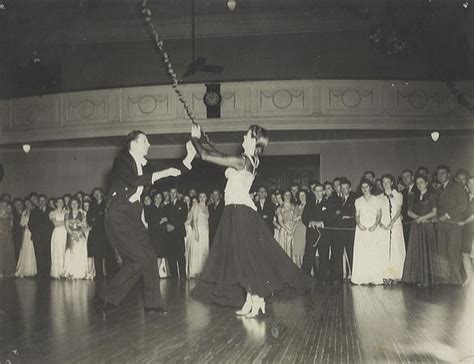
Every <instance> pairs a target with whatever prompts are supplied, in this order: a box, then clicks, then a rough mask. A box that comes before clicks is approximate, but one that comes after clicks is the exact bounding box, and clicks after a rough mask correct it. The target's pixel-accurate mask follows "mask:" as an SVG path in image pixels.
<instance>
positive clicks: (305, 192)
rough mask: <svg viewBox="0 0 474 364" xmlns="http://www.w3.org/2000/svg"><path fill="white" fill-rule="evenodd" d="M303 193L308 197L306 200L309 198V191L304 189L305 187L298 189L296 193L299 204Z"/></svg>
mask: <svg viewBox="0 0 474 364" xmlns="http://www.w3.org/2000/svg"><path fill="white" fill-rule="evenodd" d="M302 193H303V194H304V196H305V197H306V200H307V199H308V191H306V190H303V189H300V190H298V193H297V194H296V196H297V199H296V202H297V203H298V204H300V203H301V200H300V194H302Z"/></svg>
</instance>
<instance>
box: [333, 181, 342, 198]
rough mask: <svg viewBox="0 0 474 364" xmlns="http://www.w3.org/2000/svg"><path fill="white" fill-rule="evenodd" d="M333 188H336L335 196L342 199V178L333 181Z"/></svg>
mask: <svg viewBox="0 0 474 364" xmlns="http://www.w3.org/2000/svg"><path fill="white" fill-rule="evenodd" d="M332 186H333V188H334V194H335V195H336V196H337V197H339V198H341V197H342V191H341V177H336V178H334V179H333V180H332Z"/></svg>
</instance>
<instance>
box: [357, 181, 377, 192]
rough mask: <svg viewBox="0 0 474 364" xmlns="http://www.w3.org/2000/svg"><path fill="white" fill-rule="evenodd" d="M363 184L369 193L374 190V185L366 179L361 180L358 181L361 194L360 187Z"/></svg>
mask: <svg viewBox="0 0 474 364" xmlns="http://www.w3.org/2000/svg"><path fill="white" fill-rule="evenodd" d="M363 184H366V185H368V186H369V188H370V191H371V192H372V190H373V189H374V184H373V183H372V182H370V181H369V180H368V179H367V178H362V179H361V180H360V184H359V189H360V192H361V193H362V185H363Z"/></svg>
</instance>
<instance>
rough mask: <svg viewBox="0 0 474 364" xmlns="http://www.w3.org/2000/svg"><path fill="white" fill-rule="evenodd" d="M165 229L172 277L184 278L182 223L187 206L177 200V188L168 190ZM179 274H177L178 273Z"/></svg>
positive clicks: (186, 214)
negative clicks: (168, 201) (168, 197)
mask: <svg viewBox="0 0 474 364" xmlns="http://www.w3.org/2000/svg"><path fill="white" fill-rule="evenodd" d="M165 211H166V212H165V213H166V218H167V219H168V222H167V223H166V230H167V231H168V234H169V235H168V241H169V256H168V264H169V268H170V273H171V277H172V278H175V279H177V278H186V257H185V244H184V237H185V235H186V232H185V228H184V223H185V222H186V219H187V217H188V208H187V206H186V204H185V203H184V202H183V201H180V200H178V190H177V189H176V188H172V189H171V190H170V203H169V204H168V205H167V206H166V210H165ZM178 274H179V275H178Z"/></svg>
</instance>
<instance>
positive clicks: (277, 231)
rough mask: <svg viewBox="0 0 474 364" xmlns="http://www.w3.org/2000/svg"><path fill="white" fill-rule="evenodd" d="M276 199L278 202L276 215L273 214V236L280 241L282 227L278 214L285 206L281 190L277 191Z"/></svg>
mask: <svg viewBox="0 0 474 364" xmlns="http://www.w3.org/2000/svg"><path fill="white" fill-rule="evenodd" d="M275 201H276V202H277V205H276V209H275V216H273V226H274V230H273V237H274V238H275V240H276V241H277V242H278V236H279V235H280V229H281V225H280V222H279V221H278V214H279V211H280V209H281V208H282V206H283V196H282V195H281V192H280V191H278V190H277V191H275Z"/></svg>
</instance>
